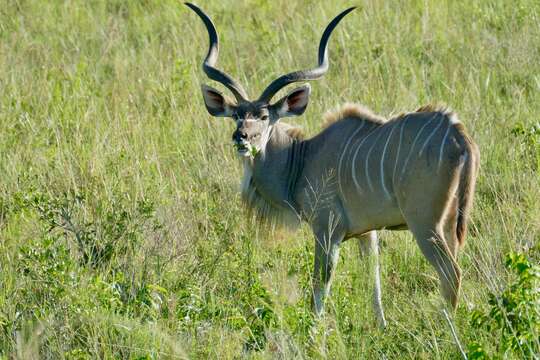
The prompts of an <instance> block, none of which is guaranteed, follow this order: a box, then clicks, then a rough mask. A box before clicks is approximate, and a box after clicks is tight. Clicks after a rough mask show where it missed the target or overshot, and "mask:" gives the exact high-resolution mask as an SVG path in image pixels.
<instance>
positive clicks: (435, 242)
mask: <svg viewBox="0 0 540 360" xmlns="http://www.w3.org/2000/svg"><path fill="white" fill-rule="evenodd" d="M411 230H412V232H413V234H414V237H415V238H416V241H417V243H418V245H419V247H420V249H421V250H422V253H423V254H424V256H425V257H426V259H427V260H428V261H429V263H430V264H431V265H432V266H433V267H434V268H435V270H437V273H438V275H439V280H440V283H441V292H442V295H443V297H444V298H445V299H446V301H447V302H448V303H449V304H450V305H451V306H452V308H453V309H455V308H456V307H457V301H458V295H459V288H460V284H461V270H460V268H459V265H458V264H457V263H456V261H455V259H454V256H453V254H452V251H451V250H450V248H449V247H448V244H447V243H446V240H445V237H444V232H443V231H442V230H440V229H438V227H437V226H414V227H412V228H411Z"/></svg>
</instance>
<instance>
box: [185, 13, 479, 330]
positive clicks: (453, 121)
mask: <svg viewBox="0 0 540 360" xmlns="http://www.w3.org/2000/svg"><path fill="white" fill-rule="evenodd" d="M186 5H187V6H189V7H190V8H191V9H192V10H193V11H195V12H196V13H197V15H198V16H199V17H200V18H201V19H202V21H203V22H204V24H205V26H206V28H207V30H208V34H209V40H210V46H209V50H208V54H207V56H206V58H205V60H204V62H203V70H204V71H205V73H206V74H207V75H208V77H209V78H210V79H212V80H215V81H218V82H220V83H221V84H223V85H225V86H226V87H227V88H228V89H229V90H230V91H231V92H232V93H233V95H234V97H235V101H233V100H230V99H228V98H227V97H225V96H224V95H223V94H222V93H221V92H219V91H218V90H216V89H214V88H211V87H209V86H206V85H203V86H202V92H203V98H204V102H205V105H206V108H207V110H208V112H209V113H210V114H211V115H213V116H216V117H230V118H232V119H233V120H234V121H235V123H236V130H235V131H234V133H233V136H232V138H233V142H234V144H235V146H236V149H237V152H238V154H239V155H240V156H241V159H242V162H243V165H244V178H243V180H242V185H241V189H242V190H241V191H242V199H243V201H244V203H245V204H246V205H247V208H248V209H249V210H250V211H252V212H253V213H254V214H255V215H256V216H257V218H258V219H259V220H261V221H263V222H266V223H271V224H284V225H290V226H294V225H296V224H298V223H299V221H306V222H307V223H309V225H310V226H311V228H312V230H313V233H314V235H315V261H314V263H315V265H314V272H313V309H314V311H315V313H316V314H321V313H322V312H323V307H324V298H325V296H326V294H327V293H328V292H329V290H330V282H331V278H332V273H333V271H334V269H335V266H336V261H337V258H338V251H339V245H340V244H341V243H342V242H343V241H344V240H345V239H348V238H357V239H358V240H359V245H360V249H361V251H362V253H363V254H369V255H371V257H370V259H371V263H372V264H373V266H374V269H373V271H372V276H373V277H374V293H373V295H374V296H373V300H374V307H375V313H376V315H377V319H378V321H379V324H380V325H382V326H384V325H385V323H386V322H385V319H384V313H383V308H382V304H381V288H380V275H379V264H378V242H377V234H376V230H380V229H390V230H402V229H409V230H410V231H411V232H412V233H413V235H414V237H415V239H416V241H417V243H418V245H419V247H420V249H421V251H422V253H423V254H424V256H425V257H426V259H427V260H428V261H429V262H430V263H431V265H433V267H434V268H435V269H436V271H437V273H438V275H439V279H440V283H441V289H442V294H443V296H444V298H445V299H446V300H447V301H448V303H449V304H450V305H451V306H452V307H453V308H455V307H456V306H457V300H458V293H459V289H460V278H461V271H460V268H459V266H458V264H457V262H456V258H457V253H458V250H459V248H460V247H461V246H462V245H463V243H464V239H465V233H466V224H467V217H468V214H469V211H470V208H471V204H472V198H473V192H474V186H475V182H476V176H477V172H478V165H479V152H478V149H477V146H476V145H475V144H474V142H473V141H472V140H471V138H470V137H469V136H468V135H467V133H466V131H465V129H464V127H463V125H462V124H461V123H460V122H459V120H458V119H457V116H456V114H454V113H453V112H451V111H449V110H446V109H443V108H434V107H430V106H426V107H423V108H420V109H418V110H417V111H415V112H410V113H406V114H404V115H400V116H397V117H395V118H393V119H390V120H386V119H384V118H382V117H380V116H377V115H375V114H373V113H371V112H370V111H369V110H367V109H365V108H363V107H361V106H359V105H351V104H348V105H345V106H344V107H343V108H342V109H341V110H339V111H336V112H334V113H331V114H330V115H328V116H327V118H328V119H327V122H328V125H327V126H326V127H325V128H324V130H322V131H321V132H320V133H319V134H317V135H316V136H314V137H312V138H310V139H307V140H304V139H303V138H302V136H301V134H300V133H299V131H298V130H297V129H295V128H294V127H292V126H290V125H287V124H285V123H282V122H280V121H279V120H280V119H281V118H283V117H287V116H298V115H301V114H302V113H303V112H304V111H305V109H306V107H307V104H308V99H309V94H310V87H309V85H307V84H306V85H304V86H302V87H299V88H296V89H294V90H292V91H290V92H289V93H288V94H287V95H286V96H284V97H283V98H281V99H280V100H278V101H276V102H273V103H272V102H271V99H272V97H273V96H274V95H275V94H276V93H277V92H278V91H279V90H280V89H282V88H283V87H285V86H287V85H289V84H291V83H294V82H298V81H304V80H315V79H318V78H320V77H322V76H323V75H324V73H325V72H326V71H327V69H328V40H329V38H330V35H331V33H332V31H333V30H334V28H335V27H336V26H337V25H338V23H339V22H340V21H341V20H342V19H343V17H344V16H345V15H347V14H348V13H349V12H351V11H352V10H353V9H354V8H349V9H347V10H345V11H343V12H342V13H340V14H339V15H338V16H337V17H335V18H334V19H333V20H332V21H331V22H330V24H329V25H328V26H327V27H326V29H325V31H324V32H323V35H322V38H321V41H320V45H319V52H318V65H317V67H315V68H313V69H309V70H301V71H295V72H292V73H289V74H286V75H283V76H281V77H279V78H277V79H276V80H274V81H273V82H272V83H271V84H270V85H269V86H268V87H267V88H266V89H265V90H264V91H263V93H262V95H261V96H260V97H259V98H258V99H257V100H253V101H252V100H248V96H247V93H246V91H245V90H244V89H243V87H242V86H241V85H240V84H239V83H238V81H236V80H234V79H233V78H232V77H230V76H229V75H227V74H226V73H224V72H223V71H221V70H219V69H217V68H216V67H215V64H216V62H217V59H218V37H217V32H216V30H215V27H214V25H213V23H212V21H211V20H210V18H209V17H208V16H207V15H206V14H205V13H204V12H203V11H202V10H201V9H200V8H198V7H197V6H195V5H193V4H190V3H186Z"/></svg>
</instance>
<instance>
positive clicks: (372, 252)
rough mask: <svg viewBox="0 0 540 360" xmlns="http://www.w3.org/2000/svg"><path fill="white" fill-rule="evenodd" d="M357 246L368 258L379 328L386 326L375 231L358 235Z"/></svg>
mask: <svg viewBox="0 0 540 360" xmlns="http://www.w3.org/2000/svg"><path fill="white" fill-rule="evenodd" d="M358 248H359V249H360V254H361V256H362V257H363V258H366V259H367V260H368V266H369V272H370V274H369V275H370V278H371V279H370V281H373V310H374V312H375V316H376V317H377V323H378V324H379V326H380V327H381V328H385V327H386V319H385V318H384V310H383V306H382V299H381V298H382V295H381V292H382V291H381V273H380V263H379V241H378V238H377V232H376V231H370V232H368V233H366V234H363V235H361V236H359V237H358Z"/></svg>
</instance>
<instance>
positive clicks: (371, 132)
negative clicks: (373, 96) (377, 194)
mask: <svg viewBox="0 0 540 360" xmlns="http://www.w3.org/2000/svg"><path fill="white" fill-rule="evenodd" d="M377 129H378V127H376V128H375V129H374V130H372V131H370V132H369V133H368V134H367V135H366V136H365V137H364V138H363V139H362V141H361V142H360V144H359V145H358V147H357V148H356V152H355V153H354V156H353V158H352V166H351V172H352V178H353V181H354V185H355V186H356V189H357V190H358V191H359V192H362V189H361V188H360V184H358V179H357V178H356V157H357V156H358V152H359V151H360V148H361V147H362V145H363V144H364V142H365V141H366V139H367V138H368V137H370V136H371V134H373V133H374V132H375V130H377Z"/></svg>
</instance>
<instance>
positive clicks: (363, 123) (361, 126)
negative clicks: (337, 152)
mask: <svg viewBox="0 0 540 360" xmlns="http://www.w3.org/2000/svg"><path fill="white" fill-rule="evenodd" d="M364 125H366V123H365V121H362V125H360V127H358V129H356V131H355V132H353V134H352V135H351V136H350V137H349V140H348V141H347V144H345V147H344V148H343V152H342V153H341V156H340V157H339V162H338V185H339V191H340V193H341V196H345V194H343V187H342V186H341V173H342V172H341V166H342V165H343V158H344V157H345V154H346V153H347V150H348V149H349V145H350V144H351V141H352V139H354V137H355V136H356V135H357V134H358V133H359V132H360V130H362V129H363V128H364Z"/></svg>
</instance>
